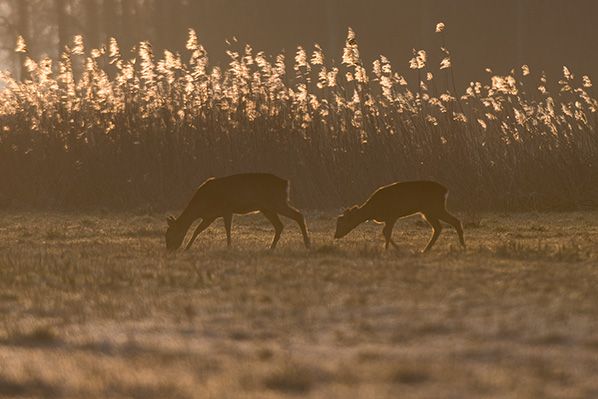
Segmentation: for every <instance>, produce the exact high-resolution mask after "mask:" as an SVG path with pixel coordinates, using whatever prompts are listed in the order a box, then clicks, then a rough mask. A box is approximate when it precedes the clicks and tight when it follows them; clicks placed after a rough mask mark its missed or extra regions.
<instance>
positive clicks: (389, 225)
mask: <svg viewBox="0 0 598 399" xmlns="http://www.w3.org/2000/svg"><path fill="white" fill-rule="evenodd" d="M395 223H396V220H392V221H387V222H386V223H385V224H384V228H383V229H382V234H383V235H384V239H385V240H386V243H385V244H384V249H386V250H388V245H389V244H392V246H393V247H394V248H396V249H399V246H398V245H397V243H396V242H394V241H393V239H392V229H393V228H394V227H395Z"/></svg>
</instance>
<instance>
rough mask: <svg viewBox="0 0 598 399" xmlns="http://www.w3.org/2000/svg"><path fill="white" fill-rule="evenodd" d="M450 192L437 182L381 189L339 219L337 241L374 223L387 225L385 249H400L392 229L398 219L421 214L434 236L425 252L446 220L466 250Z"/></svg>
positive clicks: (384, 232) (346, 211) (419, 182)
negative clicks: (450, 204) (451, 208)
mask: <svg viewBox="0 0 598 399" xmlns="http://www.w3.org/2000/svg"><path fill="white" fill-rule="evenodd" d="M447 196H448V189H447V188H446V187H444V186H443V185H441V184H440V183H437V182H434V181H422V180H420V181H407V182H396V183H393V184H390V185H387V186H383V187H380V188H378V189H377V190H376V191H374V193H373V194H372V195H371V196H370V197H369V198H368V200H367V201H366V202H365V203H363V204H362V205H355V206H353V207H351V208H349V209H347V210H345V211H344V212H343V213H342V214H341V215H339V216H338V218H337V220H336V232H335V234H334V238H335V239H339V238H342V237H344V236H346V235H347V234H349V232H351V231H352V230H353V229H355V228H356V227H357V226H358V225H360V224H361V223H363V222H365V221H368V220H373V221H375V222H377V223H384V228H383V229H382V234H383V235H384V239H385V240H386V242H385V245H384V248H385V249H386V250H388V247H389V245H392V246H393V247H394V248H396V249H398V248H399V246H398V245H397V244H396V243H395V242H394V240H393V239H392V230H393V228H394V225H395V223H396V222H397V220H398V219H399V218H402V217H406V216H411V215H414V214H416V213H420V214H421V215H422V216H423V217H424V219H425V220H426V221H427V222H428V223H429V224H430V226H431V227H432V230H433V233H432V237H431V238H430V241H429V242H428V245H427V246H426V248H425V249H424V250H423V251H422V252H428V251H429V250H430V249H432V247H433V246H434V244H435V243H436V240H438V237H439V236H440V233H441V232H442V224H441V223H440V221H444V222H446V223H448V224H450V225H452V226H453V227H454V228H455V230H457V234H458V236H459V242H460V243H461V246H462V247H463V248H465V240H464V239H463V227H462V225H461V221H460V220H459V219H457V218H456V217H455V216H453V215H451V214H450V213H449V212H448V211H447V209H446V200H447Z"/></svg>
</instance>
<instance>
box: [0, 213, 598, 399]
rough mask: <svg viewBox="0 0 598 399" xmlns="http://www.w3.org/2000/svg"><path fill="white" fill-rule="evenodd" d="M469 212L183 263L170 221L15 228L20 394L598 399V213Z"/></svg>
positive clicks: (185, 255) (14, 221) (221, 247)
mask: <svg viewBox="0 0 598 399" xmlns="http://www.w3.org/2000/svg"><path fill="white" fill-rule="evenodd" d="M461 216H463V218H464V220H466V221H467V222H468V223H466V230H465V234H466V240H467V243H468V249H467V250H465V251H463V250H461V249H460V248H459V246H458V241H457V236H456V234H455V232H454V231H453V230H452V229H450V228H446V229H445V230H444V232H443V234H442V235H441V237H440V239H439V241H438V243H437V246H436V247H435V248H434V250H433V251H432V252H431V253H429V254H426V255H421V254H419V252H418V251H419V250H421V249H422V248H423V247H424V246H425V244H426V241H427V239H428V237H429V234H430V231H429V229H428V227H427V226H426V225H424V224H422V223H421V222H419V219H418V218H417V217H415V218H410V219H405V220H402V221H400V222H399V223H398V224H397V226H396V227H395V234H394V238H395V240H396V241H397V242H398V243H399V244H400V245H401V247H402V249H401V250H400V251H395V250H389V251H387V252H385V251H384V250H383V239H382V236H381V226H379V225H375V224H373V223H368V224H365V225H362V226H360V227H359V228H358V229H357V230H355V231H353V232H352V233H351V234H350V235H349V236H347V237H345V238H344V239H342V240H340V241H334V240H333V239H332V234H333V231H334V218H333V215H332V214H318V213H310V214H308V218H307V219H308V224H309V227H310V230H311V233H312V239H313V242H314V248H313V249H312V250H309V251H307V250H305V249H304V248H303V247H302V240H301V236H300V233H299V229H298V228H297V226H296V225H294V224H293V222H291V221H289V220H286V221H285V222H286V223H285V224H286V226H287V228H286V229H285V231H284V232H283V236H282V239H281V241H280V243H279V247H278V249H277V250H275V251H274V252H270V251H268V250H267V247H268V245H269V243H270V240H271V238H272V235H273V233H272V228H271V226H270V225H269V224H268V223H267V222H266V221H265V220H263V219H262V218H260V216H259V215H255V216H246V217H236V218H235V220H234V222H233V223H234V228H233V248H232V249H230V250H227V249H226V246H225V235H224V229H223V226H222V221H217V222H216V223H214V225H213V226H212V227H211V228H210V229H209V230H207V231H206V232H205V233H204V234H202V235H201V236H200V238H199V239H198V241H197V242H196V244H195V246H194V247H193V248H192V249H191V250H190V251H187V252H183V251H181V252H178V253H176V254H167V253H166V251H165V249H164V240H163V233H164V231H165V227H166V223H165V220H164V217H163V215H143V214H113V213H90V214H63V213H27V212H23V213H22V212H10V213H8V212H4V213H1V214H0V397H2V398H4V397H6V398H41V397H43V398H140V399H142V398H143V399H146V398H150V399H151V398H174V399H176V398H223V399H224V398H281V397H302V398H303V397H305V398H326V399H328V398H333V399H334V398H397V397H400V398H435V399H443V398H459V399H460V398H480V397H484V398H559V399H560V398H595V397H598V379H597V378H595V377H596V375H598V309H597V307H596V306H597V305H598V289H597V287H598V264H597V259H598V214H597V213H594V212H585V213H560V214H483V215H476V216H472V215H463V214H461Z"/></svg>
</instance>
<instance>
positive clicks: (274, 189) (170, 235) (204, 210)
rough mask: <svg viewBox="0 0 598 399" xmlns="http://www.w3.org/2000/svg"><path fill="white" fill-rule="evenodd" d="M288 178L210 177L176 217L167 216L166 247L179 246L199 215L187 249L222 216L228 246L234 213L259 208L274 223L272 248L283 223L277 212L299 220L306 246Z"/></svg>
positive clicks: (252, 175)
mask: <svg viewBox="0 0 598 399" xmlns="http://www.w3.org/2000/svg"><path fill="white" fill-rule="evenodd" d="M288 201H289V181H288V180H285V179H281V178H280V177H277V176H274V175H271V174H266V173H246V174H238V175H232V176H227V177H220V178H210V179H208V180H206V181H205V182H203V184H202V185H201V186H199V188H198V189H197V191H196V192H195V194H194V195H193V198H191V201H190V202H189V205H187V207H186V208H185V210H183V212H182V213H181V215H180V216H179V217H178V219H175V218H174V217H172V216H169V217H168V219H167V221H168V230H167V231H166V248H167V249H168V250H171V251H172V250H175V249H178V248H179V247H180V246H181V244H182V243H183V240H184V239H185V236H186V234H187V231H188V230H189V227H191V225H192V224H193V222H195V221H196V220H197V219H202V220H201V223H200V224H199V225H198V226H197V228H196V229H195V232H194V233H193V236H192V237H191V239H190V240H189V242H188V243H187V246H186V248H185V249H189V248H190V247H191V245H192V244H193V242H194V241H195V239H196V238H197V236H198V235H199V234H200V233H201V232H202V231H204V230H205V229H206V228H208V226H209V225H210V224H212V222H213V221H214V220H216V219H217V218H219V217H221V218H223V219H224V228H225V229H226V242H227V245H228V246H229V247H230V245H231V237H230V230H231V225H232V220H233V214H247V213H253V212H262V213H263V214H264V216H265V217H266V219H268V220H269V221H270V223H272V225H273V226H274V230H275V234H274V240H273V241H272V245H271V246H270V248H271V249H274V248H275V247H276V244H277V243H278V240H279V238H280V234H281V233H282V229H283V224H282V222H281V221H280V219H279V217H278V215H283V216H286V217H288V218H291V219H293V220H294V221H296V222H297V224H299V227H300V228H301V233H302V234H303V242H304V243H305V246H306V247H308V248H309V236H308V235H307V228H306V226H305V219H304V218H303V215H302V214H301V213H300V212H299V211H298V210H297V209H295V208H293V207H292V206H290V205H289V202H288Z"/></svg>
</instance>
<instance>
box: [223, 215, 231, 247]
mask: <svg viewBox="0 0 598 399" xmlns="http://www.w3.org/2000/svg"><path fill="white" fill-rule="evenodd" d="M222 218H223V219H224V229H225V230H226V246H227V247H230V245H231V239H230V228H231V226H232V224H233V214H232V213H229V214H227V215H224V216H223V217H222Z"/></svg>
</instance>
